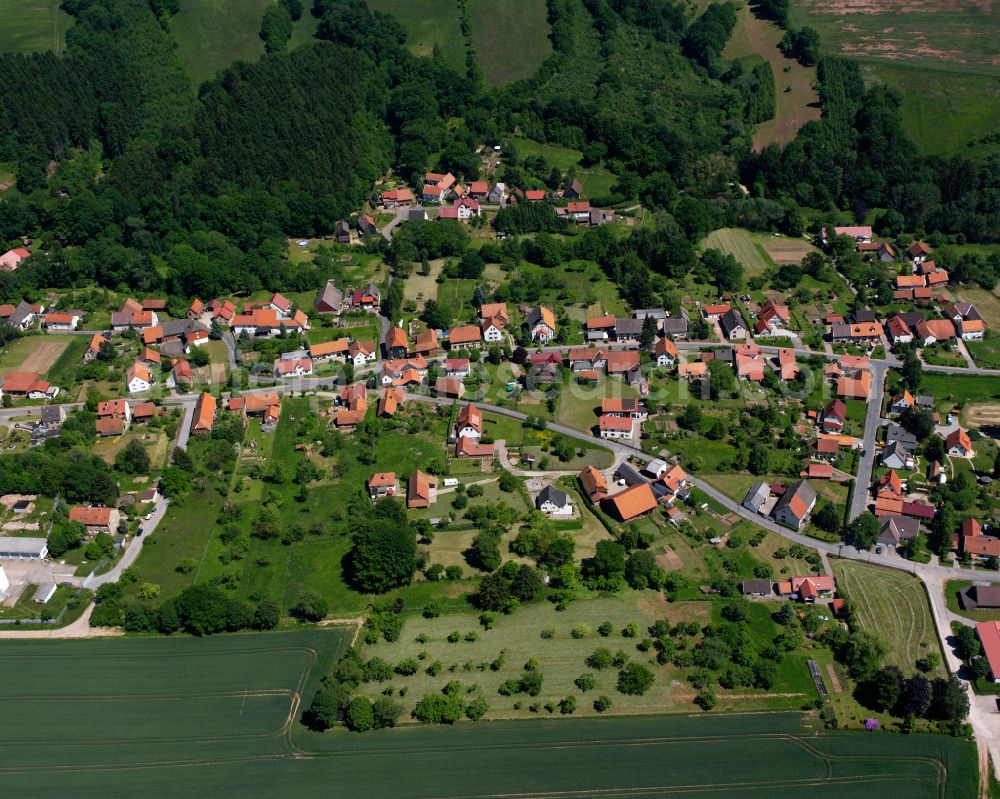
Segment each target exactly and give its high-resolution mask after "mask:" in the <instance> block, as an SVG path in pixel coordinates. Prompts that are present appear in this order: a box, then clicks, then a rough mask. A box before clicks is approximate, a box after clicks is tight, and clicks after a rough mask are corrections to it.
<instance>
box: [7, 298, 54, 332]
mask: <svg viewBox="0 0 1000 799" xmlns="http://www.w3.org/2000/svg"><path fill="white" fill-rule="evenodd" d="M0 308H2V311H0V319H6V320H7V322H9V323H10V324H11V325H13V326H14V327H16V328H17V329H18V330H22V331H23V330H27V329H28V328H30V327H31V326H32V325H33V324H34V323H35V320H36V319H37V318H38V316H39V314H41V313H42V312H43V311H44V310H45V308H44V306H41V305H32V304H30V303H28V302H25V301H24V300H21V302H19V303H18V304H17V305H15V306H13V307H12V306H10V305H4V306H0Z"/></svg>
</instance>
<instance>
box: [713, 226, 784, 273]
mask: <svg viewBox="0 0 1000 799" xmlns="http://www.w3.org/2000/svg"><path fill="white" fill-rule="evenodd" d="M701 249H702V250H708V249H715V250H721V251H722V252H724V253H727V254H729V255H731V256H733V258H735V259H736V260H737V261H739V262H740V263H741V264H742V265H743V269H744V270H745V271H746V276H747V277H753V276H754V275H762V274H764V273H765V272H766V271H767V270H768V269H771V268H772V267H773V266H774V261H772V260H771V257H770V256H769V255H768V254H767V251H766V250H765V249H764V247H763V246H761V244H760V243H759V242H757V241H754V239H753V236H752V234H751V233H749V232H748V231H746V230H743V229H742V228H720V229H719V230H713V231H712V232H711V233H709V234H708V235H707V236H706V237H705V238H704V239H703V240H702V242H701Z"/></svg>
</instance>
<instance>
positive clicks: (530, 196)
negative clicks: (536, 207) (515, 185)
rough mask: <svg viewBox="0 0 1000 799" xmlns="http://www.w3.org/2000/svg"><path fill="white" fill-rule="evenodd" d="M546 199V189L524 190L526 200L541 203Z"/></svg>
mask: <svg viewBox="0 0 1000 799" xmlns="http://www.w3.org/2000/svg"><path fill="white" fill-rule="evenodd" d="M544 199H545V190H544V189H526V190H525V192H524V200H525V202H529V203H540V202H542V201H543V200H544Z"/></svg>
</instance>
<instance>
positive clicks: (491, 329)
mask: <svg viewBox="0 0 1000 799" xmlns="http://www.w3.org/2000/svg"><path fill="white" fill-rule="evenodd" d="M479 326H480V329H481V330H482V333H483V341H485V342H486V343H487V344H495V343H497V342H500V341H503V325H501V324H500V323H499V320H498V319H496V318H495V317H489V318H486V319H483V321H482V322H480V325H479Z"/></svg>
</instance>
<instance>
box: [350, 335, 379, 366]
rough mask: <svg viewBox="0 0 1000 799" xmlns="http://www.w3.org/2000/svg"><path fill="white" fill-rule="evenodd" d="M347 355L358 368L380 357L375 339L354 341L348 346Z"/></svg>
mask: <svg viewBox="0 0 1000 799" xmlns="http://www.w3.org/2000/svg"><path fill="white" fill-rule="evenodd" d="M347 357H348V358H350V359H351V363H353V364H354V367H355V368H356V369H360V368H361V367H362V366H366V365H367V364H368V363H369V362H371V361H374V360H376V359H377V358H378V353H377V352H376V351H375V342H374V341H352V342H351V343H350V344H349V345H348V347H347Z"/></svg>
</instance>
